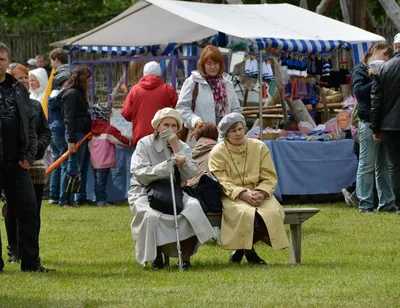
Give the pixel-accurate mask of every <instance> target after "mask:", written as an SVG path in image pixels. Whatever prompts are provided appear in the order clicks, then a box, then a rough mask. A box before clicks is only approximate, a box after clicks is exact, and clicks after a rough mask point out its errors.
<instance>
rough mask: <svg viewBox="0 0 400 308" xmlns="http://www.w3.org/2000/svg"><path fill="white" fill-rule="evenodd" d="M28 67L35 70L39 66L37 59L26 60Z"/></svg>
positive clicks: (29, 69)
mask: <svg viewBox="0 0 400 308" xmlns="http://www.w3.org/2000/svg"><path fill="white" fill-rule="evenodd" d="M25 66H26V68H27V69H28V71H31V70H34V69H35V68H37V63H36V60H35V59H33V58H32V59H29V60H28V61H26V65H25Z"/></svg>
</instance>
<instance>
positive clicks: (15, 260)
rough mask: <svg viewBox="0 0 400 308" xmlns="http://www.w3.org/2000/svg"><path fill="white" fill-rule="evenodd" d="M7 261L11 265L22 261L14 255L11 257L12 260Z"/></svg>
mask: <svg viewBox="0 0 400 308" xmlns="http://www.w3.org/2000/svg"><path fill="white" fill-rule="evenodd" d="M7 261H8V262H10V263H17V262H20V261H21V259H20V257H19V256H17V255H14V254H13V255H10V258H9V259H8V260H7Z"/></svg>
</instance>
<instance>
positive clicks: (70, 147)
mask: <svg viewBox="0 0 400 308" xmlns="http://www.w3.org/2000/svg"><path fill="white" fill-rule="evenodd" d="M68 151H70V152H71V153H75V152H76V144H75V143H68Z"/></svg>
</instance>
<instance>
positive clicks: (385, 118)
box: [371, 50, 400, 215]
mask: <svg viewBox="0 0 400 308" xmlns="http://www.w3.org/2000/svg"><path fill="white" fill-rule="evenodd" d="M399 85H400V50H396V52H395V53H394V57H393V58H392V59H391V60H390V61H388V62H386V63H385V64H384V65H383V66H382V67H381V69H380V70H379V71H378V73H377V74H376V75H375V76H374V82H373V84H372V90H371V105H372V109H371V118H372V124H371V128H372V130H373V132H374V139H375V140H376V141H377V142H382V143H383V145H384V147H385V149H386V153H387V157H388V164H389V174H390V178H391V181H392V185H393V191H394V194H395V199H396V205H397V212H396V213H397V214H399V215H400V87H399Z"/></svg>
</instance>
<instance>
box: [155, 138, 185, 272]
mask: <svg viewBox="0 0 400 308" xmlns="http://www.w3.org/2000/svg"><path fill="white" fill-rule="evenodd" d="M172 134H173V132H172V131H170V130H167V131H164V132H162V133H160V139H161V140H162V142H163V147H164V153H165V158H166V159H167V164H168V172H169V180H170V183H171V194H172V203H173V210H174V221H175V232H176V250H177V251H178V260H179V269H180V270H183V260H182V250H181V243H180V241H179V227H178V215H177V213H176V199H175V183H174V161H173V160H172V159H171V154H170V152H169V150H168V146H167V140H166V139H167V138H168V137H169V136H171V135H172ZM178 185H180V183H178Z"/></svg>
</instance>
